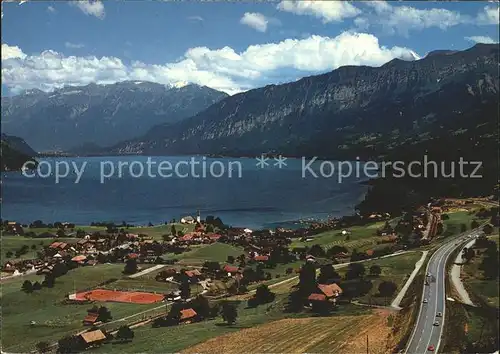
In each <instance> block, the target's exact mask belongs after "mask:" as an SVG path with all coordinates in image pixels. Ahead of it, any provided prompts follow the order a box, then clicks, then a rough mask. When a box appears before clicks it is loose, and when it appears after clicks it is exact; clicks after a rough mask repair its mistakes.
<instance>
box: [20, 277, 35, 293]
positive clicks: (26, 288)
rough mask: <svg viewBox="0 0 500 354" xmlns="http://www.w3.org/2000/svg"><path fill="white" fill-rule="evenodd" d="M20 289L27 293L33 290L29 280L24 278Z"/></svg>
mask: <svg viewBox="0 0 500 354" xmlns="http://www.w3.org/2000/svg"><path fill="white" fill-rule="evenodd" d="M21 290H22V291H24V292H25V293H27V294H30V293H32V292H33V284H32V283H31V282H30V281H29V280H25V281H24V283H23V285H22V286H21Z"/></svg>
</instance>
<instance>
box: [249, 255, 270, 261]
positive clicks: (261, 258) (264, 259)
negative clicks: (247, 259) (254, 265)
mask: <svg viewBox="0 0 500 354" xmlns="http://www.w3.org/2000/svg"><path fill="white" fill-rule="evenodd" d="M253 259H254V261H257V262H267V261H268V260H269V256H255V257H253Z"/></svg>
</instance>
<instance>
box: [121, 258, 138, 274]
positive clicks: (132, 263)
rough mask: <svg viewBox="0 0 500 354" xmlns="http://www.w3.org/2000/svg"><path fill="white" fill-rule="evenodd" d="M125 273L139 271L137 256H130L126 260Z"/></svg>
mask: <svg viewBox="0 0 500 354" xmlns="http://www.w3.org/2000/svg"><path fill="white" fill-rule="evenodd" d="M123 273H125V274H134V273H137V260H136V259H135V258H129V259H127V261H126V262H125V268H124V269H123Z"/></svg>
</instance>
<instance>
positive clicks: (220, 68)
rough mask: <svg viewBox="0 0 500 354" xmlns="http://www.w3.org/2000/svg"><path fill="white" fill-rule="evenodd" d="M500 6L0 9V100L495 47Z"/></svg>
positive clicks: (268, 76)
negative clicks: (29, 93)
mask: <svg viewBox="0 0 500 354" xmlns="http://www.w3.org/2000/svg"><path fill="white" fill-rule="evenodd" d="M498 31H499V27H498V2H401V1H399V2H384V1H377V2H375V1H372V2H357V1H356V2H354V1H353V2H335V1H300V2H293V1H284V2H260V3H256V2H255V3H252V2H245V3H236V2H230V3H225V2H222V1H221V2H199V1H175V2H165V1H105V2H99V1H79V2H66V1H54V2H41V1H34V0H32V1H27V2H24V3H22V4H19V2H14V1H11V2H6V1H3V2H2V34H3V35H2V82H3V85H2V88H3V89H5V88H7V90H3V91H4V92H2V94H9V93H10V94H11V93H17V92H20V91H22V90H25V89H30V88H39V89H42V90H46V91H48V90H53V89H55V88H58V87H62V86H64V85H83V84H88V83H90V82H98V83H104V84H105V83H111V82H116V81H121V80H144V81H146V80H148V81H156V82H160V83H165V84H175V85H183V84H186V83H188V82H191V83H197V84H200V85H207V86H210V87H213V88H215V89H219V90H223V91H226V92H228V93H230V94H233V93H236V92H240V91H244V90H247V89H250V88H254V87H259V86H263V85H266V84H270V83H281V82H287V81H292V80H296V79H298V78H299V77H302V76H308V75H313V74H317V73H322V72H326V71H330V70H333V69H335V68H337V67H339V66H342V65H372V66H378V65H382V64H383V63H385V62H387V61H389V60H391V59H393V58H395V57H402V58H407V59H408V58H419V57H423V56H425V54H426V53H428V52H429V51H432V50H435V49H465V48H468V47H471V46H472V45H474V43H475V42H498Z"/></svg>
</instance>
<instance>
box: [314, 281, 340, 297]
mask: <svg viewBox="0 0 500 354" xmlns="http://www.w3.org/2000/svg"><path fill="white" fill-rule="evenodd" d="M318 289H319V290H320V291H321V292H322V293H323V294H324V295H325V296H326V297H327V298H336V297H337V296H339V295H340V294H342V288H341V287H340V286H338V285H337V284H335V283H333V284H318Z"/></svg>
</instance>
